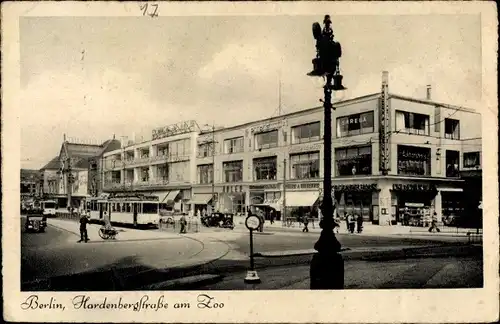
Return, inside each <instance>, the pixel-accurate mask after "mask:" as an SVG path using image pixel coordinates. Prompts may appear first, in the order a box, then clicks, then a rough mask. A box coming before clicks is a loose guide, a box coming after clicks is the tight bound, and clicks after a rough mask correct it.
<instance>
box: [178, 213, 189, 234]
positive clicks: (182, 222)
mask: <svg viewBox="0 0 500 324" xmlns="http://www.w3.org/2000/svg"><path fill="white" fill-rule="evenodd" d="M179 222H180V224H181V231H180V232H179V234H186V233H187V232H186V225H187V221H186V216H185V215H184V214H182V216H181V219H180V221H179Z"/></svg>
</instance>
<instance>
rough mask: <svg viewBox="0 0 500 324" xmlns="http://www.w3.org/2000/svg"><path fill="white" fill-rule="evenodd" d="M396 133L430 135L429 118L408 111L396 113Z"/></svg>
mask: <svg viewBox="0 0 500 324" xmlns="http://www.w3.org/2000/svg"><path fill="white" fill-rule="evenodd" d="M396 132H398V133H406V134H414V135H429V116H428V115H423V114H417V113H411V112H407V111H396Z"/></svg>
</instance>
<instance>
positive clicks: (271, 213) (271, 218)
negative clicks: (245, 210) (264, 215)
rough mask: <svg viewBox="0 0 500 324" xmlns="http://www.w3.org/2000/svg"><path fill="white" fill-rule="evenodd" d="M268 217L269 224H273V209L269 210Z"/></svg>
mask: <svg viewBox="0 0 500 324" xmlns="http://www.w3.org/2000/svg"><path fill="white" fill-rule="evenodd" d="M269 219H270V220H271V224H274V210H271V211H270V212H269Z"/></svg>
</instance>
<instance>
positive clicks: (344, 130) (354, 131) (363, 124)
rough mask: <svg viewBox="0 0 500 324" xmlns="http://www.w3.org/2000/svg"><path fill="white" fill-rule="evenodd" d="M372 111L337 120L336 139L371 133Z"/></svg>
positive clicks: (372, 128) (372, 129)
mask: <svg viewBox="0 0 500 324" xmlns="http://www.w3.org/2000/svg"><path fill="white" fill-rule="evenodd" d="M373 131H374V127H373V111H369V112H365V113H362V114H354V115H349V116H344V117H339V118H337V137H344V136H353V135H360V134H368V133H373Z"/></svg>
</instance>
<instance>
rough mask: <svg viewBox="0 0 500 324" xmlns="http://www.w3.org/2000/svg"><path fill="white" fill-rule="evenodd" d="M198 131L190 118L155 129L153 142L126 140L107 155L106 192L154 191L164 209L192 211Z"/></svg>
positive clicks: (105, 155) (104, 158)
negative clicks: (191, 201) (190, 208)
mask: <svg viewBox="0 0 500 324" xmlns="http://www.w3.org/2000/svg"><path fill="white" fill-rule="evenodd" d="M198 133H199V128H198V125H197V124H196V123H195V122H194V121H188V122H182V123H177V124H173V125H169V126H165V127H161V128H158V129H154V130H153V132H152V140H149V141H144V142H136V141H135V140H132V141H128V140H126V139H124V140H123V141H122V147H121V148H120V149H117V150H113V151H110V152H107V153H105V154H104V155H103V164H104V174H103V178H104V180H103V182H104V192H107V193H118V192H141V193H144V194H149V195H151V194H152V195H156V196H158V199H159V201H160V204H161V207H162V209H174V210H178V211H187V210H189V207H188V206H189V204H188V202H189V201H190V200H191V186H192V184H194V183H195V172H196V165H195V162H196V161H195V159H194V156H195V152H196V138H197V136H198Z"/></svg>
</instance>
